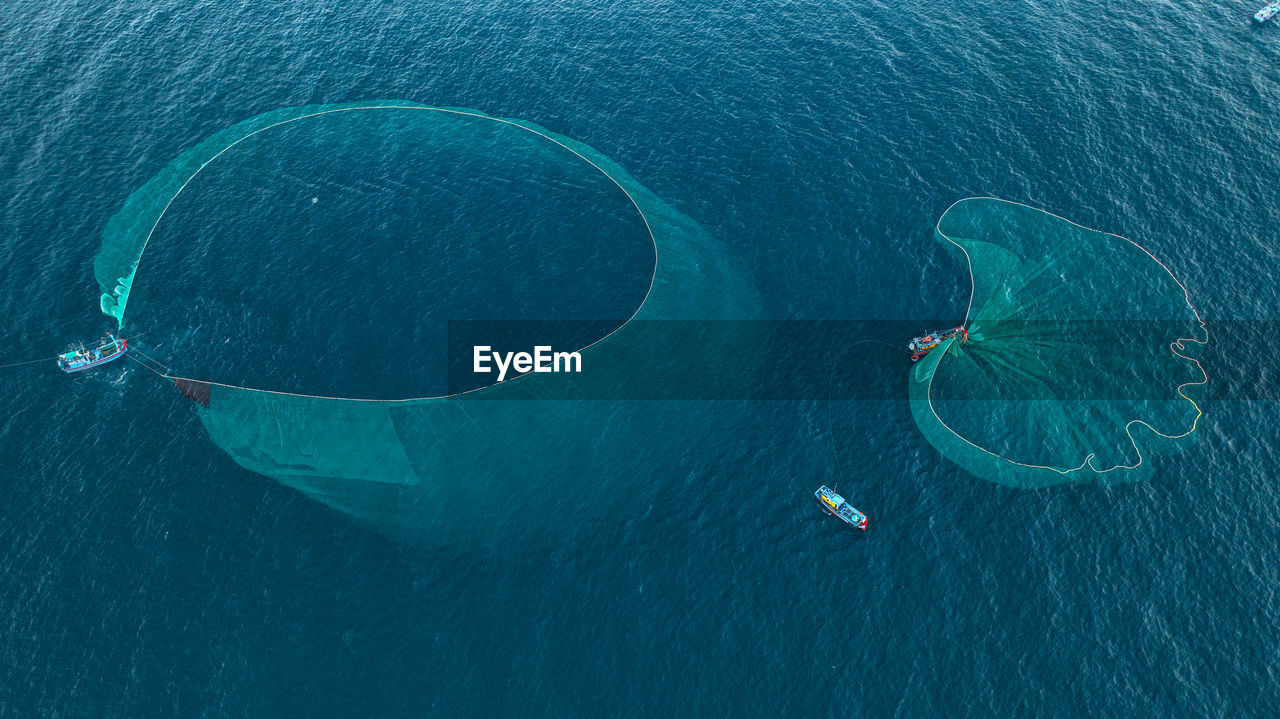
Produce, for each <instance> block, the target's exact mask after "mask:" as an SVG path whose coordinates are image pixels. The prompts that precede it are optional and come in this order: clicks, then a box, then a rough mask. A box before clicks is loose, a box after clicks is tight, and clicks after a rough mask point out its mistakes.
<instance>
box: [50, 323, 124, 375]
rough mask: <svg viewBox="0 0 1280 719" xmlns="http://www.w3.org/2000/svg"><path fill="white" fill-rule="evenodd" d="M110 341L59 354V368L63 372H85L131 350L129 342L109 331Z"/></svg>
mask: <svg viewBox="0 0 1280 719" xmlns="http://www.w3.org/2000/svg"><path fill="white" fill-rule="evenodd" d="M107 338H108V339H109V340H110V341H109V342H104V343H102V344H101V345H99V346H97V347H95V348H93V349H85V348H84V347H81V348H79V349H74V350H72V351H70V352H64V353H62V354H60V355H58V369H60V370H62V371H63V372H83V371H85V370H87V369H92V368H94V367H97V366H98V365H102V364H106V363H108V362H110V361H111V360H113V359H116V358H117V357H120V356H122V355H124V353H125V352H128V351H129V343H128V341H126V340H123V339H116V338H115V337H112V336H111V333H109V332H108V333H107Z"/></svg>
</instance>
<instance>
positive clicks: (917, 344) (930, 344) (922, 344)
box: [907, 326, 969, 362]
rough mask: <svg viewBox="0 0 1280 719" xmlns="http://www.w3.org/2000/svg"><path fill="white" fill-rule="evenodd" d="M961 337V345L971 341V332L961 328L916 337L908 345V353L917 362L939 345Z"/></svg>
mask: <svg viewBox="0 0 1280 719" xmlns="http://www.w3.org/2000/svg"><path fill="white" fill-rule="evenodd" d="M956 336H958V337H960V344H964V343H965V342H968V341H969V330H967V329H965V328H964V327H963V326H961V327H952V328H951V329H949V330H942V331H941V332H930V333H929V334H927V335H924V336H923V337H916V338H914V339H912V340H911V341H910V342H908V343H907V351H908V352H910V353H911V361H912V362H915V361H916V360H918V359H920V358H921V357H923V356H925V355H927V354H929V353H930V352H932V351H933V349H934V348H936V347H937V346H938V345H940V344H942V343H943V342H945V341H946V340H949V339H951V338H952V337H956Z"/></svg>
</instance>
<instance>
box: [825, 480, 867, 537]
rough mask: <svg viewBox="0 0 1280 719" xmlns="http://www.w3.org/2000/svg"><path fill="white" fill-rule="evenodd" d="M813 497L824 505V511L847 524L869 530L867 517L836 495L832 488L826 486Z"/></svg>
mask: <svg viewBox="0 0 1280 719" xmlns="http://www.w3.org/2000/svg"><path fill="white" fill-rule="evenodd" d="M813 496H815V497H817V498H818V504H820V505H822V508H823V509H825V510H827V511H828V512H830V513H831V514H833V515H835V516H836V517H837V518H839V519H840V520H842V521H843V522H845V523H846V524H849V525H850V526H853V527H857V528H858V529H862V530H865V529H866V528H867V515H865V514H863V513H862V512H859V511H858V510H857V509H854V507H853V505H852V504H849V503H848V502H846V501H845V500H844V497H841V496H840V495H838V494H836V493H835V491H834V490H832V489H831V488H830V487H827V486H826V485H823V486H821V487H818V491H816V492H814V493H813Z"/></svg>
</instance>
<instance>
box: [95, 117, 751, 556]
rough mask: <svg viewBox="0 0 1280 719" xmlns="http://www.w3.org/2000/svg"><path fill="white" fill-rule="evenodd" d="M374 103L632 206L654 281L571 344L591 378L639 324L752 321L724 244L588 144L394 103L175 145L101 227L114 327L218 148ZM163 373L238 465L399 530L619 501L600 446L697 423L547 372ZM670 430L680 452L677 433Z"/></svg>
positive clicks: (618, 362)
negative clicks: (480, 378) (235, 381)
mask: <svg viewBox="0 0 1280 719" xmlns="http://www.w3.org/2000/svg"><path fill="white" fill-rule="evenodd" d="M382 110H385V111H388V112H392V111H394V112H406V111H413V112H417V113H420V114H419V115H418V116H417V117H416V119H415V122H414V125H413V127H414V130H415V131H416V132H418V133H419V134H417V135H415V137H418V138H421V141H422V142H432V141H433V137H438V135H433V133H448V134H450V136H451V137H453V138H454V139H456V138H457V136H458V135H459V134H463V135H466V136H467V137H473V136H474V137H476V138H479V137H480V136H482V135H483V136H484V142H477V143H475V145H476V146H477V147H487V148H493V149H494V151H499V150H500V149H501V148H502V146H503V145H504V144H507V145H509V144H511V143H530V142H533V143H540V144H541V145H542V146H544V147H545V148H546V152H548V153H558V154H559V155H564V154H565V153H568V154H569V155H571V156H572V158H573V159H575V160H576V161H579V162H581V163H583V166H584V167H587V168H589V169H591V170H592V171H595V172H599V173H602V174H603V175H605V176H606V177H608V178H609V179H610V180H612V182H613V183H614V184H616V186H617V190H618V191H619V192H621V193H624V194H625V196H626V197H627V198H628V199H629V200H630V202H631V203H633V204H634V206H635V209H636V211H637V212H638V213H639V215H640V216H641V217H642V218H643V220H644V224H645V227H646V228H647V230H648V232H649V234H650V235H651V237H652V240H653V247H654V252H655V256H656V262H655V265H654V269H653V277H652V285H651V287H650V289H649V292H648V294H647V295H646V296H645V298H644V301H643V302H642V304H641V305H640V306H639V308H638V309H637V311H636V313H635V315H634V317H632V319H631V321H628V322H627V323H624V324H623V325H622V326H621V327H619V328H618V329H617V330H615V331H613V332H612V333H611V334H609V335H607V336H605V337H604V338H602V339H599V340H597V341H595V342H593V343H591V344H589V345H587V346H586V347H585V348H584V349H582V356H583V363H584V364H586V363H588V362H589V363H590V364H591V367H592V370H593V371H592V376H593V377H595V378H604V379H597V381H605V382H607V381H608V380H607V378H608V377H609V376H610V373H612V372H616V373H624V372H626V371H627V366H628V362H629V361H631V360H632V358H634V357H635V356H636V355H637V354H643V353H644V344H643V340H642V339H640V338H639V337H636V336H633V335H636V334H639V333H633V332H631V331H630V328H631V327H632V326H634V325H635V324H638V322H637V321H640V320H673V319H681V320H683V319H695V320H700V319H745V318H751V317H754V316H756V315H757V314H758V302H757V299H756V296H755V292H754V289H753V288H752V287H751V286H750V284H749V283H748V282H746V281H745V280H744V279H743V277H742V275H741V273H740V272H738V271H737V270H736V268H735V267H734V266H733V265H732V263H731V262H730V260H729V258H728V257H727V256H726V254H725V252H724V250H723V248H722V247H721V246H720V245H719V244H718V243H717V242H716V241H715V240H713V239H712V238H711V237H710V236H709V235H708V234H707V233H706V232H705V231H703V230H702V229H701V228H700V227H699V226H698V225H697V223H695V222H693V221H692V220H691V219H690V218H688V217H686V216H684V215H682V214H681V213H679V212H678V211H676V210H675V209H674V208H672V207H671V206H670V205H668V204H666V203H665V202H663V201H662V200H660V199H659V198H658V197H657V196H655V195H654V194H653V193H651V192H650V191H648V190H647V189H645V188H644V187H643V186H641V185H640V184H639V183H638V182H636V180H635V179H634V178H632V177H631V176H630V175H629V174H628V173H626V172H625V171H624V170H623V169H622V168H621V167H620V166H618V165H617V164H616V163H614V162H612V161H611V160H609V159H608V158H607V157H605V156H603V155H602V154H601V153H599V152H597V151H596V150H594V149H592V148H590V147H588V146H586V145H583V144H582V143H578V142H576V141H573V140H571V139H568V138H566V137H563V136H560V135H557V134H555V133H553V132H551V131H549V130H546V129H544V128H541V127H539V126H537V125H534V124H531V123H526V122H523V121H517V120H510V119H504V118H494V117H490V116H487V115H484V114H483V113H479V112H476V111H474V110H465V109H459V108H435V107H429V106H423V105H418V104H415V103H408V102H400V101H390V102H382V101H379V102H365V103H351V104H342V105H325V106H311V107H299V108H288V109H283V110H278V111H274V112H270V113H266V114H264V115H260V116H257V117H254V118H251V119H249V120H246V121H244V122H241V123H239V124H237V125H234V126H233V127H230V128H228V129H227V130H224V131H222V132H219V133H217V134H216V135H214V136H212V137H210V138H209V139H207V140H205V141H204V142H202V143H200V144H199V145H196V146H195V147H193V148H191V149H190V150H188V151H186V152H184V153H182V154H181V155H180V156H179V157H178V158H176V159H175V160H174V161H173V162H172V163H171V164H170V165H169V166H168V167H166V168H165V169H164V170H163V171H162V172H161V173H160V174H158V175H157V176H156V177H155V178H154V179H152V180H151V181H149V182H147V183H146V184H145V185H144V186H143V187H142V188H140V189H139V190H138V191H137V192H135V193H134V194H133V195H132V196H130V197H129V198H128V200H127V201H126V203H125V204H124V206H123V208H122V209H121V210H120V212H119V213H117V214H116V215H115V216H114V217H113V218H112V219H111V221H110V222H109V223H108V226H107V227H106V229H105V231H104V237H103V246H102V250H101V252H100V253H99V255H98V257H97V260H96V262H95V274H96V276H97V278H98V281H99V283H100V285H101V286H102V290H103V294H102V299H101V305H102V311H103V312H104V313H106V314H107V315H109V316H112V317H115V318H116V319H117V321H118V322H119V323H120V324H121V325H122V326H123V325H124V323H125V319H126V316H127V315H126V309H127V307H128V299H129V292H130V288H131V287H132V286H133V283H134V278H135V277H136V275H137V272H138V267H139V261H140V259H141V258H142V256H143V251H144V250H145V248H146V246H147V242H148V240H149V239H150V238H151V237H152V234H153V232H154V230H155V227H156V225H157V224H158V222H159V220H160V219H161V217H162V216H163V214H164V212H165V209H166V208H167V207H168V206H169V205H170V203H171V202H172V201H173V199H174V198H175V197H176V196H177V195H178V194H179V193H181V191H182V189H183V188H184V187H186V186H187V185H188V183H190V182H191V180H192V179H193V178H194V177H195V176H196V175H198V174H199V173H200V171H201V170H202V169H203V168H204V167H205V166H207V165H208V164H210V163H211V162H213V161H215V160H216V159H217V158H218V157H219V156H220V155H222V154H223V153H225V152H226V151H227V150H228V149H230V148H232V147H234V146H235V145H236V144H237V143H240V142H243V141H244V140H246V139H247V138H250V137H255V136H257V137H258V139H259V140H261V139H262V137H263V133H269V132H270V131H271V130H272V129H274V128H278V127H282V126H286V125H292V126H296V123H303V122H306V121H307V120H308V119H309V118H316V117H321V116H324V117H327V118H330V119H331V118H332V117H333V116H334V115H335V114H337V113H343V114H342V115H341V117H342V118H343V122H350V123H352V127H353V129H354V127H356V126H357V125H358V123H361V122H364V120H363V119H362V118H365V117H368V116H369V115H370V113H376V112H378V111H382ZM329 130H330V131H332V130H333V128H332V127H330V128H329ZM371 151H376V148H371ZM371 369H373V370H376V368H371ZM173 379H174V380H175V382H176V384H177V385H178V387H179V389H181V390H182V391H183V393H184V394H186V395H187V396H188V397H190V398H192V399H194V400H196V401H198V402H199V403H200V410H199V412H200V417H201V420H202V422H203V424H204V426H205V428H206V429H207V430H208V433H209V436H210V437H211V439H212V440H213V441H214V443H216V444H217V445H218V446H219V447H220V448H221V449H223V450H224V451H226V452H227V453H228V454H229V455H230V456H231V457H232V458H233V459H234V460H235V461H236V462H237V463H239V464H240V465H242V466H244V467H246V468H247V469H249V470H252V471H254V472H257V473H260V474H263V475H266V476H268V477H272V478H274V479H276V480H278V481H280V482H281V483H283V484H285V485H287V486H290V487H294V488H296V489H299V490H301V491H303V492H305V493H306V494H308V495H309V496H312V497H314V498H317V499H319V500H321V501H323V502H325V503H327V504H329V505H331V506H334V507H337V508H339V509H342V510H344V511H347V512H350V513H352V514H354V515H356V516H358V517H361V518H364V519H368V520H372V521H375V522H377V523H378V524H380V525H390V526H394V527H398V528H403V529H410V530H415V529H421V528H423V527H432V528H436V529H438V530H444V531H455V530H460V529H461V528H462V527H464V526H466V525H469V524H474V523H476V522H479V521H482V520H483V521H486V522H489V523H492V522H494V521H497V522H500V521H501V519H500V517H495V515H494V509H495V504H494V503H495V502H497V501H498V499H499V498H500V499H501V502H502V505H503V506H505V507H509V508H510V507H521V508H522V509H521V510H520V511H522V512H530V511H538V510H537V508H538V507H540V506H546V505H545V501H546V500H547V499H548V498H549V497H551V496H558V497H565V496H568V497H572V498H573V501H575V502H581V503H592V502H598V503H605V502H606V500H607V499H608V498H609V497H610V496H622V495H619V494H618V492H617V489H616V488H617V483H616V482H612V483H611V482H603V483H602V482H600V481H599V477H598V476H597V475H596V474H594V473H593V472H591V471H590V466H591V465H592V463H593V462H594V461H595V460H594V459H593V458H594V457H597V456H599V455H600V454H602V453H606V451H607V450H608V449H609V448H610V447H611V446H612V452H614V453H618V452H622V453H628V452H630V453H634V454H639V453H641V452H643V451H650V450H653V451H658V449H657V448H658V447H659V446H660V443H652V444H650V445H648V446H646V447H645V448H644V449H643V450H641V449H637V448H636V447H635V439H634V434H633V432H636V431H641V430H642V428H646V427H647V428H652V427H654V426H663V425H664V424H670V421H669V420H670V418H671V417H672V416H674V415H679V416H680V417H681V418H683V419H684V420H686V421H695V422H696V421H697V420H696V419H695V418H696V416H697V413H698V412H697V410H691V409H689V408H688V407H687V406H686V405H687V403H683V402H645V401H632V402H605V401H593V400H566V399H550V398H548V397H551V396H557V397H559V396H564V395H561V394H555V393H554V391H553V390H552V389H549V387H554V383H555V382H557V381H562V380H561V379H560V376H548V375H526V376H523V377H519V378H516V379H514V380H508V381H506V382H503V383H501V384H498V385H495V386H491V387H488V388H485V389H481V390H478V391H475V392H470V393H467V394H464V395H453V396H445V397H433V398H421V399H403V400H356V399H341V398H328V397H314V396H306V395H299V394H290V393H280V392H271V391H263V390H258V389H249V388H245V387H239V386H232V385H227V384H219V383H217V382H209V381H205V380H203V379H189V378H179V377H174V378H173ZM713 404H714V403H713ZM708 411H709V412H710V413H711V414H716V413H717V412H718V410H715V409H708ZM664 417H665V418H666V419H663V418H664ZM706 421H707V422H713V421H715V422H718V421H721V420H720V419H716V420H712V419H707V420H706ZM668 439H669V440H670V441H671V442H674V443H675V444H676V445H678V444H679V443H680V442H682V441H685V440H686V439H687V435H686V434H685V433H678V434H675V435H668ZM666 451H673V452H676V453H677V456H678V453H679V452H680V450H679V449H678V448H668V449H667V450H666ZM653 463H656V460H654V462H653ZM653 463H651V464H648V465H646V464H645V463H644V462H640V463H639V464H637V465H636V466H637V467H638V468H639V467H644V466H653ZM568 468H572V470H573V471H566V470H567V469H568ZM615 479H616V478H615ZM550 512H551V510H548V513H549V516H550ZM446 525H447V526H446Z"/></svg>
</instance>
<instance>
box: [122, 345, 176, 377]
mask: <svg viewBox="0 0 1280 719" xmlns="http://www.w3.org/2000/svg"><path fill="white" fill-rule="evenodd" d="M131 349H132V350H133V351H134V352H137V353H138V354H140V355H142V356H143V357H146V358H147V359H148V360H150V361H152V362H154V363H155V364H156V365H157V366H159V367H162V368H163V369H164V372H165V376H166V377H167V376H169V372H170V369H169V366H168V365H166V364H165V363H163V362H161V361H160V360H158V359H156V358H155V357H152V356H151V355H149V354H147V353H146V352H143V351H142V350H140V349H138V348H137V347H132V348H131Z"/></svg>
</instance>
